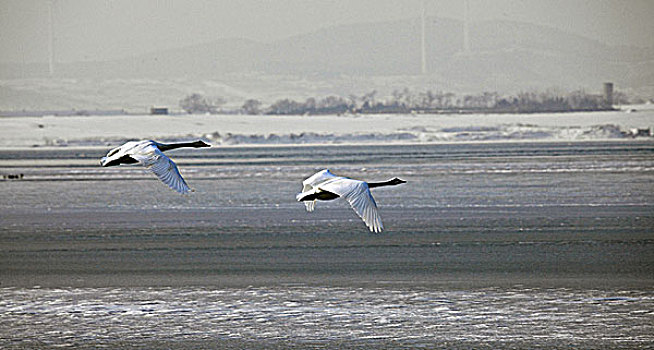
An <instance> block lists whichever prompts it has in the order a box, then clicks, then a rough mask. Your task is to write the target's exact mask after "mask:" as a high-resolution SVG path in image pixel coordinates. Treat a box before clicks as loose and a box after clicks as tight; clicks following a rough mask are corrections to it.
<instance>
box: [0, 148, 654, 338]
mask: <svg viewBox="0 0 654 350" xmlns="http://www.w3.org/2000/svg"><path fill="white" fill-rule="evenodd" d="M105 151H106V150H101V149H97V148H91V149H67V148H61V149H49V150H41V149H33V150H21V151H10V150H4V151H0V172H2V173H3V174H10V173H11V174H13V173H16V174H18V173H22V174H23V175H24V176H23V179H22V180H6V181H1V182H0V191H1V192H0V193H2V197H1V198H0V221H1V223H2V224H1V227H0V347H2V348H44V347H73V348H98V347H108V348H207V347H209V348H407V347H413V348H420V347H423V348H434V347H436V348H498V347H500V348H571V347H575V348H580V347H581V348H606V349H614V348H650V347H654V336H652V334H654V300H653V299H654V250H653V248H654V232H653V230H652V228H653V227H654V210H653V209H654V191H653V190H652V189H653V188H652V183H654V182H653V180H654V143H651V142H640V141H630V142H608V143H607V142H583V143H581V142H580V143H571V144H567V143H506V144H500V143H490V144H452V145H419V146H408V145H404V146H399V145H396V146H295V147H234V148H214V149H209V150H184V151H181V150H180V151H173V152H171V154H170V155H171V157H172V158H173V159H175V160H176V161H177V163H178V165H179V167H180V169H181V171H182V173H183V174H184V176H185V177H186V179H187V181H188V183H189V185H191V187H193V188H195V189H196V192H194V193H193V194H191V195H189V196H181V195H178V194H176V193H174V192H172V191H171V190H169V189H168V188H167V187H166V186H164V185H163V184H161V183H159V182H158V180H156V178H154V176H153V175H151V174H148V173H147V172H145V171H144V170H142V169H140V168H138V167H123V168H110V169H107V168H100V167H99V166H97V161H98V159H99V157H100V156H101V155H102V154H103V153H104V152H105ZM322 168H330V169H331V170H332V171H333V172H334V173H337V174H342V175H345V176H350V177H355V178H361V179H365V180H371V181H377V180H386V179H387V178H391V177H394V176H398V177H400V178H403V179H405V180H407V181H408V183H407V184H404V185H401V186H396V187H391V188H380V189H375V190H374V196H375V198H376V200H377V203H378V205H379V208H380V213H381V215H382V219H383V221H384V226H385V228H386V230H385V231H384V232H383V233H381V234H371V233H370V232H369V231H367V229H366V228H365V226H364V224H363V223H362V222H361V220H360V219H359V218H358V217H357V216H356V214H355V213H354V212H353V211H352V210H351V209H349V207H348V206H347V204H346V203H344V202H342V201H333V202H326V203H319V205H318V208H317V210H316V212H314V213H307V212H306V211H305V210H304V206H303V205H302V204H301V203H297V202H295V199H294V195H295V193H297V192H298V191H299V190H300V189H301V184H300V183H301V180H302V179H303V178H305V177H307V176H309V175H311V174H312V173H313V172H314V171H317V170H320V169H322Z"/></svg>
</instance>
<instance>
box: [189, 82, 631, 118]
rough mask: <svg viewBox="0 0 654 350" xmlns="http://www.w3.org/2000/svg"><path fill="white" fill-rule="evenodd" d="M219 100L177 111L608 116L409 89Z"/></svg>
mask: <svg viewBox="0 0 654 350" xmlns="http://www.w3.org/2000/svg"><path fill="white" fill-rule="evenodd" d="M614 100H615V101H614V103H616V104H617V103H626V102H628V101H627V100H626V96H625V95H624V94H621V93H619V92H617V93H616V94H615V95H614ZM224 103H225V100H224V99H222V98H213V99H209V98H205V97H204V96H202V95H200V94H192V95H189V96H187V97H186V98H184V99H183V100H181V101H180V107H181V108H182V109H183V110H184V111H186V112H188V113H240V114H268V115H305V114H306V115H320V114H343V113H355V114H356V113H359V114H381V113H538V112H571V111H596V110H608V109H611V108H612V106H611V105H609V104H608V103H607V102H606V101H605V100H604V98H603V96H601V95H593V94H588V93H586V92H584V91H573V92H570V93H567V94H559V93H555V92H540V93H536V92H521V93H518V94H516V95H514V96H501V95H499V94H498V93H496V92H484V93H481V94H477V95H457V94H455V93H452V92H441V91H437V92H433V91H430V90H428V91H425V92H413V91H411V90H409V89H406V88H405V89H403V90H395V91H393V93H392V94H391V96H389V97H386V98H383V99H382V98H377V91H375V90H373V91H371V92H368V93H366V94H363V95H361V96H356V95H350V96H348V97H347V98H344V97H340V96H327V97H324V98H320V99H317V98H314V97H311V98H308V99H306V100H304V101H296V100H292V99H288V98H285V99H280V100H277V101H276V102H274V103H272V104H271V105H269V106H264V104H263V103H262V102H261V101H259V100H256V99H248V100H246V101H245V102H244V103H243V105H242V106H241V108H240V109H237V110H234V109H232V110H221V106H222V105H223V104H224Z"/></svg>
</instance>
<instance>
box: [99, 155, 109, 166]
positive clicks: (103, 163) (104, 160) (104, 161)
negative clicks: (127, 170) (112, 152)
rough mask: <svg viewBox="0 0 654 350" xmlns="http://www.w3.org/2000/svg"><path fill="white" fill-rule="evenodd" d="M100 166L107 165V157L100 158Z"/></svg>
mask: <svg viewBox="0 0 654 350" xmlns="http://www.w3.org/2000/svg"><path fill="white" fill-rule="evenodd" d="M100 166H103V167H106V166H109V159H107V157H102V159H100Z"/></svg>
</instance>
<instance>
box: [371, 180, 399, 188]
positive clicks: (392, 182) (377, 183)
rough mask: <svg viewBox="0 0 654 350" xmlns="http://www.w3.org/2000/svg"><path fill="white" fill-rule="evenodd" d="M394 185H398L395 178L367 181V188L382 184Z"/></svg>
mask: <svg viewBox="0 0 654 350" xmlns="http://www.w3.org/2000/svg"><path fill="white" fill-rule="evenodd" d="M394 185H399V183H397V182H396V179H391V180H388V181H382V182H368V188H375V187H382V186H394Z"/></svg>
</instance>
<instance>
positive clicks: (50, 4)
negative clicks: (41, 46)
mask: <svg viewBox="0 0 654 350" xmlns="http://www.w3.org/2000/svg"><path fill="white" fill-rule="evenodd" d="M48 33H49V38H48V39H49V40H48V56H49V58H48V71H49V73H50V77H52V76H54V69H55V67H54V66H55V53H54V50H55V48H54V40H55V35H54V0H50V1H48Z"/></svg>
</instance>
